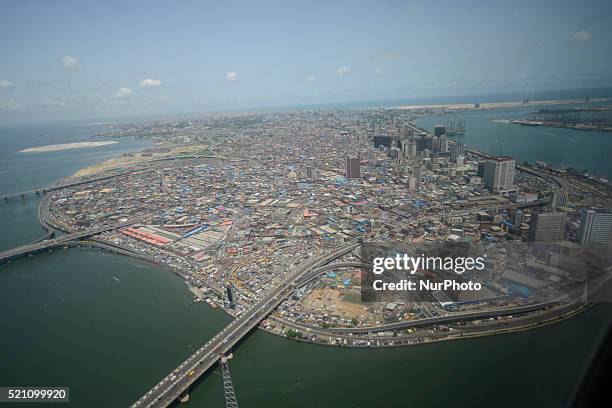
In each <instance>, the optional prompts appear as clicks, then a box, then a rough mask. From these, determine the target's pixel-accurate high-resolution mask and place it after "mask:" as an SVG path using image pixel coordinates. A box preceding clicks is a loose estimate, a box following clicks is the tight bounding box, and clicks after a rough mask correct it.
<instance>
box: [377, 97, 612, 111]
mask: <svg viewBox="0 0 612 408" xmlns="http://www.w3.org/2000/svg"><path fill="white" fill-rule="evenodd" d="M611 100H612V98H594V99H589V100H584V99H543V100H533V101H529V102H527V103H524V102H522V101H515V102H483V103H478V102H475V103H454V104H432V105H427V104H425V105H399V106H393V107H390V108H387V109H398V110H420V109H446V110H470V109H471V110H487V109H507V108H518V107H524V106H540V105H564V104H578V103H597V102H609V101H611ZM476 104H478V106H476Z"/></svg>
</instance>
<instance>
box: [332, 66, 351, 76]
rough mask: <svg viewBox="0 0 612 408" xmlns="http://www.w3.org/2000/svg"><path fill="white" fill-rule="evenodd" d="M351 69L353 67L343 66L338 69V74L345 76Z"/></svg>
mask: <svg viewBox="0 0 612 408" xmlns="http://www.w3.org/2000/svg"><path fill="white" fill-rule="evenodd" d="M350 71H351V69H350V68H349V67H346V66H343V67H340V68H338V69H337V70H336V75H338V76H339V77H343V76H345V75H346V74H348V73H349V72H350Z"/></svg>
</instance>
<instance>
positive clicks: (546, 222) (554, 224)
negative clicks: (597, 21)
mask: <svg viewBox="0 0 612 408" xmlns="http://www.w3.org/2000/svg"><path fill="white" fill-rule="evenodd" d="M565 219H566V215H565V213H562V212H546V213H534V214H532V215H531V222H530V223H529V239H530V240H531V241H536V242H555V241H563V240H564V239H565Z"/></svg>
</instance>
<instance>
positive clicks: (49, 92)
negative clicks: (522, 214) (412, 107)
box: [0, 1, 612, 123]
mask: <svg viewBox="0 0 612 408" xmlns="http://www.w3.org/2000/svg"><path fill="white" fill-rule="evenodd" d="M452 5H453V3H451V2H448V1H440V2H436V3H432V2H423V1H411V2H402V1H384V2H373V1H372V2H370V1H364V2H356V3H355V2H345V1H339V2H333V3H332V4H328V3H325V2H314V3H308V4H299V3H294V4H292V5H291V4H287V3H286V2H264V3H257V4H254V3H253V4H252V3H250V2H235V3H232V4H216V3H214V2H203V3H202V2H192V1H182V2H180V3H161V2H130V3H129V4H124V3H123V2H105V3H88V4H85V2H69V1H57V2H38V1H34V2H23V1H21V2H17V1H6V2H3V3H2V4H0V10H1V11H2V13H1V15H2V17H0V18H2V24H1V25H0V32H1V33H2V35H0V51H1V52H2V55H3V59H2V61H0V121H2V123H22V122H23V123H28V122H29V123H32V122H45V121H62V120H80V119H96V118H110V117H129V116H142V115H165V114H177V113H185V112H219V111H235V110H242V109H244V110H254V109H255V110H256V109H268V108H272V107H294V106H303V105H317V104H336V103H353V102H361V101H380V100H397V99H406V100H413V99H414V100H416V99H424V98H437V97H457V96H461V95H466V96H469V95H488V94H500V93H507V94H517V95H525V96H531V95H533V94H537V93H538V92H543V91H550V90H563V89H585V90H586V89H598V88H602V87H609V86H612V72H610V67H611V65H612V30H611V29H610V27H612V13H610V12H609V6H608V4H607V2H605V1H589V2H583V3H580V4H577V3H575V2H568V1H563V2H556V1H542V2H538V3H536V4H532V3H529V2H516V3H512V4H507V3H506V2H484V1H469V2H465V3H464V4H462V7H461V8H456V7H451V6H452ZM553 11H554V13H553ZM551 16H554V18H551Z"/></svg>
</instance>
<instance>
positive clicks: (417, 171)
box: [412, 166, 421, 186]
mask: <svg viewBox="0 0 612 408" xmlns="http://www.w3.org/2000/svg"><path fill="white" fill-rule="evenodd" d="M412 177H414V178H415V180H416V185H417V186H418V185H419V184H421V166H414V167H413V168H412Z"/></svg>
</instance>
